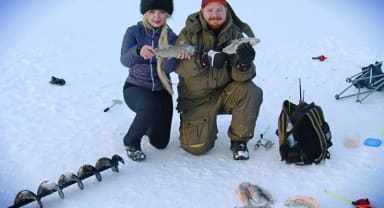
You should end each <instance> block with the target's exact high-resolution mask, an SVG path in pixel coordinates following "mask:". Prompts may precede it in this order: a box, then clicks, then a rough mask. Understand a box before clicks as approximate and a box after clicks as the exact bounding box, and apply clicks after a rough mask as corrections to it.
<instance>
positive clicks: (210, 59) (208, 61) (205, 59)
mask: <svg viewBox="0 0 384 208" xmlns="http://www.w3.org/2000/svg"><path fill="white" fill-rule="evenodd" d="M227 59H228V55H227V54H226V53H223V52H217V51H214V50H209V51H208V52H204V53H202V54H201V65H202V66H203V67H206V66H208V65H210V66H211V67H213V68H217V69H220V68H222V67H223V66H224V64H225V62H226V60H227Z"/></svg>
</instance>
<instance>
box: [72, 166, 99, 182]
mask: <svg viewBox="0 0 384 208" xmlns="http://www.w3.org/2000/svg"><path fill="white" fill-rule="evenodd" d="M93 175H95V176H96V179H97V180H98V181H101V180H102V177H101V175H100V173H99V171H98V170H97V169H96V168H95V167H93V166H92V165H88V164H86V165H83V166H81V167H80V168H79V170H78V171H77V176H79V178H80V179H81V180H83V179H86V178H88V177H91V176H93Z"/></svg>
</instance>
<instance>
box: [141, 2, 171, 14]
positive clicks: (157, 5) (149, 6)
mask: <svg viewBox="0 0 384 208" xmlns="http://www.w3.org/2000/svg"><path fill="white" fill-rule="evenodd" d="M153 9H161V10H164V11H166V12H167V13H168V14H170V15H171V14H172V12H173V0H141V3H140V12H141V14H144V13H145V12H147V11H148V10H153Z"/></svg>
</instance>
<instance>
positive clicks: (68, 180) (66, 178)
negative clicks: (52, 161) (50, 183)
mask: <svg viewBox="0 0 384 208" xmlns="http://www.w3.org/2000/svg"><path fill="white" fill-rule="evenodd" d="M57 183H58V185H59V187H60V188H61V189H63V188H65V187H68V186H70V185H72V184H74V183H77V186H79V189H81V190H83V189H84V184H83V182H82V181H81V180H80V178H79V177H78V176H77V175H75V174H74V173H71V172H66V173H63V174H61V176H60V177H59V181H58V182H57Z"/></svg>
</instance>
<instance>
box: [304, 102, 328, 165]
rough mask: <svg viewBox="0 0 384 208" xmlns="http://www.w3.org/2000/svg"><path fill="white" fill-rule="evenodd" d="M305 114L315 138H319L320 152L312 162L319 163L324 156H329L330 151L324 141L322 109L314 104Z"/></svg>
mask: <svg viewBox="0 0 384 208" xmlns="http://www.w3.org/2000/svg"><path fill="white" fill-rule="evenodd" d="M306 116H307V117H308V119H309V120H310V121H311V124H312V126H313V129H314V130H315V132H316V135H317V138H318V139H319V143H320V147H321V151H322V153H321V154H320V155H319V157H317V158H316V159H314V162H315V163H316V164H319V163H320V161H321V160H323V159H324V158H327V159H329V158H330V153H329V152H328V150H327V149H328V145H327V141H326V136H325V134H324V132H323V128H322V126H323V125H324V115H323V111H322V110H321V108H320V107H319V106H315V107H314V108H312V109H310V110H309V111H308V112H307V113H306Z"/></svg>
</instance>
